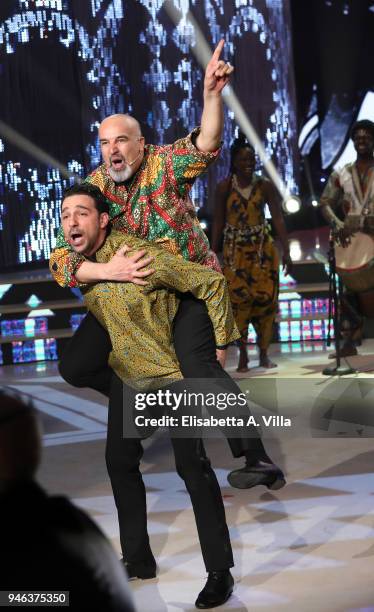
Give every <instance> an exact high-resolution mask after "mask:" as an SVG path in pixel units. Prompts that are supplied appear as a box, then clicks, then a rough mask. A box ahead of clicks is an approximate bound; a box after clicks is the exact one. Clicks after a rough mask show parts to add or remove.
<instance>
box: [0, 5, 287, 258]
mask: <svg viewBox="0 0 374 612" xmlns="http://www.w3.org/2000/svg"><path fill="white" fill-rule="evenodd" d="M174 3H175V6H176V7H177V8H178V10H179V11H180V22H179V24H178V25H177V26H175V25H174V24H173V23H172V22H171V21H170V18H169V17H168V15H167V13H166V11H165V10H164V8H163V1H162V0H152V2H150V1H149V0H123V1H122V0H90V1H89V0H87V1H86V2H81V1H80V0H2V2H1V4H0V90H1V91H2V92H4V93H3V95H2V96H1V97H0V122H2V123H3V124H4V125H6V126H10V127H11V128H12V129H13V130H16V131H17V132H18V133H19V134H20V135H22V136H23V137H24V138H26V139H28V141H29V142H31V143H33V144H34V145H36V146H37V147H38V148H39V149H40V150H42V151H45V152H47V153H48V154H49V155H50V156H52V157H53V158H55V159H56V160H58V161H59V162H60V164H62V165H63V166H65V167H66V169H67V171H68V172H70V173H72V174H74V175H76V176H80V177H83V176H84V175H85V174H86V173H87V172H88V171H90V170H91V169H93V168H94V167H95V166H97V165H98V164H99V163H100V151H99V148H98V141H97V127H98V124H99V123H100V121H101V120H102V119H103V118H104V117H105V116H107V115H109V114H112V113H115V112H128V113H130V114H133V115H134V116H135V117H137V118H138V119H139V120H140V122H141V123H142V126H143V129H144V134H145V136H146V140H147V141H149V142H154V143H166V142H173V140H175V139H177V138H179V137H181V136H183V135H184V134H185V133H186V132H188V131H189V130H190V129H192V128H193V127H194V126H195V125H198V124H199V121H200V116H201V109H202V81H203V72H202V70H201V68H200V67H199V66H198V64H197V61H196V60H195V58H194V55H193V52H192V49H193V47H194V44H195V36H194V31H193V30H192V29H191V27H189V25H188V23H187V21H186V15H187V11H188V10H190V11H191V12H192V13H193V15H194V17H195V19H196V20H197V22H198V23H199V25H200V27H201V28H202V30H203V32H204V35H205V36H206V39H207V41H208V43H209V44H210V46H211V47H212V48H213V47H214V46H215V45H216V43H217V42H218V41H219V39H220V38H222V37H223V38H224V39H225V41H226V45H225V51H224V54H225V55H224V57H225V59H226V60H229V61H230V62H231V63H232V64H233V65H234V66H235V77H234V79H233V87H234V89H235V91H236V93H237V95H238V97H239V99H240V100H241V102H242V104H243V106H244V108H245V110H246V111H247V112H248V114H249V116H250V119H251V121H252V122H253V124H254V126H255V127H256V129H257V131H258V133H259V134H260V136H261V138H262V139H263V141H264V143H265V147H266V150H267V152H268V154H269V156H271V157H272V158H273V160H274V162H275V164H276V166H277V168H278V170H279V171H280V173H281V175H282V177H283V179H284V180H285V182H286V184H287V185H288V187H289V188H290V189H291V190H294V189H295V187H296V185H295V182H296V181H295V168H296V119H295V100H294V98H295V96H294V78H293V64H292V54H291V35H290V27H291V26H290V13H289V4H288V0H284V1H281V0H235V1H230V2H227V1H226V0H205V1H204V2H198V1H197V0H190V1H188V0H174ZM235 131H236V126H235V122H234V118H233V116H232V114H231V113H230V112H226V123H225V130H224V149H223V153H222V155H221V158H220V161H219V162H218V163H217V164H216V165H215V167H214V168H213V169H212V170H211V171H210V173H209V175H208V176H207V177H204V178H203V179H200V180H199V181H198V182H197V183H196V185H195V186H194V188H193V192H192V199H193V201H194V202H195V205H196V206H197V207H202V206H204V207H207V208H208V209H212V206H213V199H214V197H213V194H214V187H215V185H216V183H217V181H218V180H220V179H222V178H223V177H224V176H226V174H227V171H228V165H229V163H228V162H229V151H228V148H229V145H230V142H231V141H232V139H233V137H234V135H235ZM72 180H73V179H67V178H64V177H63V176H62V175H61V172H60V170H59V169H57V168H56V167H48V166H46V165H43V164H41V163H40V162H39V161H37V160H36V159H35V158H33V157H32V156H31V155H30V154H27V153H26V152H25V151H24V150H22V149H20V148H19V147H17V146H15V143H14V142H12V141H11V140H9V139H6V138H4V137H3V136H2V135H1V133H0V266H2V267H3V266H4V267H8V266H14V265H16V264H23V263H26V262H35V261H38V260H41V261H43V260H46V259H48V257H49V255H50V252H51V249H52V248H53V247H54V245H55V239H56V233H57V229H58V226H59V217H60V203H61V195H62V191H63V189H64V188H65V187H66V186H67V185H68V183H69V182H71V181H72Z"/></svg>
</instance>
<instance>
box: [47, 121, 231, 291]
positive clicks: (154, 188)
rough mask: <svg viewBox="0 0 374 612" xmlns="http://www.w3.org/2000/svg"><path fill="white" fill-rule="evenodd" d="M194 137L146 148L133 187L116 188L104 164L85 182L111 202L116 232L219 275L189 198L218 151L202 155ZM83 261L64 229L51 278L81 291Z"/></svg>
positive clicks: (212, 254) (130, 185) (55, 254)
mask: <svg viewBox="0 0 374 612" xmlns="http://www.w3.org/2000/svg"><path fill="white" fill-rule="evenodd" d="M196 133H197V131H195V132H193V133H192V134H196ZM192 134H190V135H189V136H187V137H186V138H182V139H180V140H177V142H175V143H174V144H173V145H164V146H155V145H146V147H145V154H144V159H143V162H142V164H141V166H140V168H139V170H138V171H137V172H136V173H135V175H134V177H133V180H132V181H130V184H128V185H125V184H123V183H115V182H114V181H113V180H112V178H111V177H110V175H109V173H108V171H107V168H106V167H105V165H104V164H102V165H101V166H99V168H97V169H96V170H95V171H94V172H92V174H90V175H89V176H88V177H87V179H86V180H87V181H89V182H90V183H93V184H94V185H96V186H97V187H99V189H100V190H101V192H102V193H103V194H104V195H105V196H106V198H107V199H108V201H109V205H110V217H111V220H112V227H113V229H115V230H118V231H121V232H125V233H126V234H132V235H134V236H139V237H140V238H143V239H145V240H150V241H152V242H153V241H162V243H163V247H165V248H166V249H167V250H169V251H171V252H174V253H179V254H181V255H182V256H183V257H184V258H185V259H187V260H189V261H195V262H197V263H201V264H203V265H206V266H208V267H210V268H213V269H215V270H217V271H220V267H219V263H218V260H217V258H216V256H215V254H214V253H213V252H212V251H210V250H209V242H208V239H207V237H206V235H205V234H204V231H203V229H202V227H201V225H200V223H199V221H198V219H197V216H196V212H195V209H194V206H193V204H192V202H191V200H190V198H189V197H188V194H189V191H190V189H191V186H192V184H193V182H194V181H195V179H196V178H197V177H198V176H200V174H202V173H203V172H204V171H205V170H206V169H207V167H208V166H209V164H210V163H212V162H213V161H214V160H215V159H216V157H217V155H218V153H219V151H215V152H213V153H203V152H201V151H199V150H198V149H197V148H196V147H195V146H194V145H193V143H192V141H191V136H192ZM167 243H169V244H167ZM83 261H84V258H83V257H82V256H80V255H77V254H76V253H74V252H73V251H72V250H71V248H70V246H69V245H68V244H67V242H66V241H65V239H64V235H63V231H62V228H60V230H59V232H58V236H57V246H56V249H55V250H54V251H53V253H52V255H51V259H50V269H51V273H52V275H53V276H54V278H55V280H56V281H57V282H58V283H59V285H62V286H63V287H66V286H69V287H76V286H82V285H80V284H79V283H78V281H77V279H76V278H75V273H76V271H77V270H78V268H79V266H80V265H81V264H82V263H83Z"/></svg>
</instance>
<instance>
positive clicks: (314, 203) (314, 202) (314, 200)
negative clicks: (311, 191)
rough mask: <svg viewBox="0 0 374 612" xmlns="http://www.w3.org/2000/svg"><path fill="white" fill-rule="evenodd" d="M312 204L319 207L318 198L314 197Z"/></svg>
mask: <svg viewBox="0 0 374 612" xmlns="http://www.w3.org/2000/svg"><path fill="white" fill-rule="evenodd" d="M311 205H312V206H314V207H317V206H318V200H316V198H313V199H312V201H311Z"/></svg>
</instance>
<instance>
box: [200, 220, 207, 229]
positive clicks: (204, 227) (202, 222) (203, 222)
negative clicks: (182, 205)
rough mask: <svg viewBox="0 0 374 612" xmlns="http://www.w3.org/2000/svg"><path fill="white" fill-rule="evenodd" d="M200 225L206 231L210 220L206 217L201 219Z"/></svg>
mask: <svg viewBox="0 0 374 612" xmlns="http://www.w3.org/2000/svg"><path fill="white" fill-rule="evenodd" d="M200 225H201V227H202V228H203V230H204V231H206V230H207V229H208V221H206V220H205V219H200Z"/></svg>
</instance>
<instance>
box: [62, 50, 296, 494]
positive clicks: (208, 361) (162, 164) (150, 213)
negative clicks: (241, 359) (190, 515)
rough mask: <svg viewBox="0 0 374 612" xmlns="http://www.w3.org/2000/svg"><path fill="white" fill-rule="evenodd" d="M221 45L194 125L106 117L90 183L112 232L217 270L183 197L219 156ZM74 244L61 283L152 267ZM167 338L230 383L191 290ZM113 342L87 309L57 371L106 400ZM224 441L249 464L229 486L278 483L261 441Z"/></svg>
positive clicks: (65, 253)
mask: <svg viewBox="0 0 374 612" xmlns="http://www.w3.org/2000/svg"><path fill="white" fill-rule="evenodd" d="M222 48H223V41H221V42H220V43H219V45H218V47H217V48H216V50H215V51H214V53H213V56H212V59H211V61H210V62H209V63H208V66H207V69H206V72H205V79H204V108H203V114H202V119H201V128H200V130H197V131H194V132H192V134H190V135H189V136H187V137H186V138H182V139H180V140H178V141H177V142H176V143H174V144H173V145H165V146H153V145H145V144H144V138H143V137H142V135H141V132H140V128H139V124H138V123H137V121H136V120H135V119H133V118H132V117H129V116H127V115H113V116H112V117H108V118H107V119H105V120H104V121H103V122H102V124H101V125H100V128H99V139H100V144H101V151H102V155H103V159H104V164H103V165H102V166H100V167H99V168H98V169H97V170H95V171H94V172H93V173H92V174H91V175H90V176H89V177H88V179H87V180H88V182H90V183H93V184H94V185H96V186H98V187H99V189H100V191H101V192H102V193H103V195H104V196H105V197H106V199H107V200H108V201H109V205H110V218H111V221H112V226H113V229H115V230H118V231H120V232H123V233H124V234H127V235H134V236H138V237H140V238H143V239H146V240H148V241H151V242H159V243H161V244H162V246H163V247H164V248H165V249H167V250H169V251H170V252H171V253H174V254H180V255H182V256H183V258H184V259H186V260H190V261H194V262H197V263H201V264H203V265H204V266H206V267H208V268H213V269H216V270H218V269H219V266H218V262H217V260H216V257H215V255H214V254H213V253H212V252H211V251H210V250H209V243H208V241H207V238H206V237H205V234H204V232H203V230H202V228H201V226H200V224H199V222H198V220H197V217H196V214H195V211H194V209H193V207H192V205H191V202H190V201H189V198H188V193H189V190H190V188H191V186H192V183H193V182H194V180H195V179H196V178H197V177H198V176H199V175H200V174H201V173H202V172H203V171H204V170H206V168H207V167H208V165H209V164H210V163H211V162H212V161H214V159H215V158H216V157H217V155H218V153H219V150H218V148H219V146H220V139H221V135H222V129H223V107H222V95H221V92H222V89H223V87H224V86H225V85H226V83H227V82H228V80H229V75H230V73H231V72H232V67H231V66H230V65H229V64H225V62H223V61H222V60H220V59H219V58H220V54H221V51H222ZM80 240H81V237H80V235H79V234H72V235H71V238H70V240H69V243H68V242H67V241H66V240H65V239H64V236H63V233H60V234H59V237H58V241H57V248H56V249H55V251H54V252H53V254H52V256H51V263H50V267H51V272H52V274H53V275H54V277H55V279H56V280H57V282H59V283H60V284H61V285H63V286H71V287H74V286H78V285H81V286H82V285H83V284H86V283H95V282H98V281H103V280H107V281H123V282H132V283H135V284H139V285H142V284H144V283H145V280H144V279H145V278H146V277H148V276H149V275H150V274H151V273H152V271H150V270H144V268H145V266H147V265H148V264H149V263H150V259H149V257H146V258H145V259H142V256H143V255H144V254H145V250H141V251H140V252H136V253H135V254H134V255H132V256H131V257H124V255H125V254H126V251H127V249H126V247H124V248H122V249H120V250H119V251H117V252H116V253H115V254H114V255H113V256H112V257H111V259H109V261H108V262H105V263H97V262H91V261H87V260H86V259H85V258H84V257H83V256H82V255H81V254H79V253H77V252H76V248H77V247H79V246H80ZM74 249H75V251H74ZM191 330H193V333H191ZM173 343H174V348H175V351H176V354H177V358H178V361H179V365H180V369H181V372H182V374H183V376H184V377H186V378H193V377H196V376H199V377H200V378H222V379H229V377H228V375H227V374H226V373H225V372H224V370H223V369H222V367H221V365H220V363H219V362H218V360H217V358H216V348H217V350H218V357H219V358H220V359H223V356H224V355H223V354H224V349H225V345H218V346H216V342H215V339H214V336H213V334H212V326H211V322H210V319H209V316H208V312H207V309H206V307H205V305H204V304H203V303H202V302H201V301H198V300H196V299H195V298H194V297H193V296H191V295H189V294H184V295H183V298H182V300H181V303H180V305H179V308H178V312H177V314H176V316H175V318H174V328H173ZM97 347H100V350H99V351H98V350H97ZM111 348H112V347H111V342H110V338H109V336H108V334H107V333H106V331H105V330H104V329H103V328H102V326H101V325H100V324H99V323H98V322H97V321H96V320H95V318H94V317H93V316H91V315H90V314H89V315H87V317H86V318H85V320H84V321H83V323H82V324H81V326H80V328H79V329H78V331H77V332H76V334H75V336H74V337H73V339H72V341H71V343H70V345H69V347H68V349H67V350H66V352H65V354H64V356H63V358H62V360H61V363H60V372H61V375H62V376H63V378H65V380H67V382H70V383H71V384H73V385H76V386H90V385H91V386H92V388H94V389H96V390H98V391H100V392H102V393H104V394H105V395H107V396H108V395H109V388H110V384H111V377H112V370H111V368H110V367H109V366H108V358H109V354H110V351H111ZM229 380H230V379H229ZM232 384H234V383H232ZM234 387H235V385H234ZM235 390H237V388H236V387H235ZM229 444H230V447H231V451H232V453H233V455H234V457H242V456H244V457H245V460H246V465H245V467H244V468H242V469H241V470H235V471H234V472H232V473H231V475H233V478H231V482H232V483H235V486H239V487H241V488H249V487H252V486H255V485H257V484H264V485H266V486H270V487H272V488H279V487H280V486H283V484H284V483H285V481H284V476H283V474H282V472H281V471H280V470H279V468H278V467H277V466H276V465H274V464H273V463H272V461H271V459H269V457H268V455H267V454H266V451H265V449H264V447H263V445H262V442H261V440H254V439H243V438H241V439H238V438H230V439H229ZM231 475H230V476H231Z"/></svg>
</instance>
